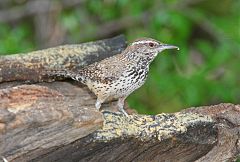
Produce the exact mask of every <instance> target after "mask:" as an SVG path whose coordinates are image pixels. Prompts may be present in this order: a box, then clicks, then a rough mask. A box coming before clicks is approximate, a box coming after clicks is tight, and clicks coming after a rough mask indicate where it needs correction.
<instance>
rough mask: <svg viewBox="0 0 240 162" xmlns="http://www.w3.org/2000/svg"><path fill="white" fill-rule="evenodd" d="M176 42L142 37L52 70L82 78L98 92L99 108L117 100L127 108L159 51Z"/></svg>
mask: <svg viewBox="0 0 240 162" xmlns="http://www.w3.org/2000/svg"><path fill="white" fill-rule="evenodd" d="M166 49H178V50H179V48H178V47H177V46H174V45H169V44H164V43H162V42H160V41H157V40H155V39H152V38H139V39H136V40H135V41H133V42H132V43H130V44H129V45H128V46H127V48H126V49H125V50H123V51H122V52H121V53H119V54H116V55H114V56H111V57H108V58H105V59H103V60H101V61H99V62H95V63H93V64H90V65H88V66H85V67H83V68H81V69H77V70H55V71H54V70H53V71H52V72H50V73H49V74H51V75H57V76H62V77H64V78H71V79H73V80H76V81H78V82H81V83H83V84H85V85H87V87H88V88H89V89H90V90H91V91H92V92H93V93H94V94H95V95H96V96H97V100H96V103H95V107H96V109H97V110H98V111H99V110H100V108H101V105H102V104H103V103H104V102H107V101H112V100H117V107H118V110H119V111H120V112H122V113H123V114H124V115H126V116H128V113H127V112H126V111H125V110H124V101H125V99H126V98H127V97H128V96H129V95H130V94H131V93H132V92H134V91H135V90H136V89H138V88H140V87H141V86H142V85H143V84H144V83H145V81H146V79H147V76H148V72H149V65H150V64H151V62H152V61H153V60H154V59H155V58H156V56H157V55H158V53H161V52H162V51H163V50H166Z"/></svg>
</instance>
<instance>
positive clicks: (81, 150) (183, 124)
mask: <svg viewBox="0 0 240 162" xmlns="http://www.w3.org/2000/svg"><path fill="white" fill-rule="evenodd" d="M113 40H114V41H115V42H116V44H114V41H111V39H110V40H105V41H107V42H109V44H107V43H106V44H107V45H106V44H104V43H102V44H101V43H100V45H99V48H97V49H95V50H94V52H89V51H92V50H91V47H92V46H94V48H95V43H87V44H83V45H75V46H70V47H71V50H70V51H69V52H66V54H65V55H61V54H59V53H61V52H60V51H61V48H62V47H56V48H54V50H53V49H47V50H44V51H40V53H42V55H41V54H39V55H38V54H36V53H38V52H33V53H31V54H30V55H15V56H6V57H2V58H0V69H1V73H0V78H2V79H1V82H2V83H0V156H4V157H5V158H6V159H7V160H9V161H17V162H19V161H39V162H40V161H41V162H42V161H44V162H47V161H49V162H54V161H56V162H61V161H64V162H65V161H74V162H75V161H94V162H95V161H173V162H176V161H179V162H188V161H189V162H192V161H198V162H204V161H211V162H215V161H216V162H221V161H234V160H236V158H237V156H238V155H239V150H240V143H239V125H240V105H233V104H219V105H215V106H204V107H197V108H189V109H186V110H183V111H181V112H177V113H173V114H158V115H140V114H132V115H130V116H129V117H126V116H123V115H122V114H119V113H117V112H116V109H115V102H112V103H107V104H105V105H104V106H103V112H102V113H101V112H98V111H96V110H95V108H94V103H95V100H96V97H95V96H94V95H93V94H92V93H91V92H90V91H89V90H88V89H87V87H85V86H83V85H81V84H78V83H76V82H73V81H70V80H68V81H55V82H51V83H47V82H41V83H35V84H29V83H26V82H22V81H48V78H45V79H44V78H42V77H40V76H41V73H40V70H38V69H39V68H40V69H41V68H42V67H44V68H46V69H51V68H55V66H58V68H59V67H60V68H67V67H70V66H76V65H77V64H80V65H81V66H82V65H83V66H84V65H86V64H89V63H90V60H92V59H91V58H93V55H99V57H96V59H95V61H96V60H97V59H99V58H100V59H102V58H104V57H108V56H110V55H113V54H116V51H118V50H117V49H123V47H125V40H124V38H123V37H117V38H113ZM99 42H101V41H98V42H97V43H99ZM79 46H81V47H82V46H85V48H83V49H88V50H86V51H87V52H86V53H85V52H83V53H82V52H73V51H77V50H80V49H79V48H78V47H79ZM102 46H103V47H102ZM70 47H69V46H64V49H68V48H70ZM75 47H76V49H75ZM53 51H54V52H53ZM80 51H81V50H80ZM43 53H44V54H43ZM52 55H54V58H55V59H52V60H51V59H49V57H50V56H52ZM58 55H59V57H62V58H64V59H60V60H65V61H59V59H57V57H58ZM88 55H90V56H88ZM100 55H101V56H100ZM27 56H28V57H27ZM35 58H36V59H35ZM94 58H95V57H94ZM72 59H73V60H72ZM50 60H51V61H50ZM66 60H69V62H70V63H71V65H69V63H66ZM87 60H89V61H87ZM55 61H56V62H55ZM81 61H83V62H81ZM26 62H27V63H26ZM32 62H33V63H32ZM33 64H34V65H33ZM28 65H31V66H28ZM35 65H39V66H35ZM78 67H79V66H78ZM7 71H8V72H7ZM19 73H20V74H21V75H18V74H19ZM33 75H34V76H35V77H37V78H35V77H34V76H33ZM7 81H8V82H7ZM10 81H11V82H10ZM128 110H129V109H128ZM129 112H130V111H129Z"/></svg>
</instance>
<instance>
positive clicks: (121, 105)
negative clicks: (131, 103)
mask: <svg viewBox="0 0 240 162" xmlns="http://www.w3.org/2000/svg"><path fill="white" fill-rule="evenodd" d="M125 99H126V97H121V98H119V99H118V103H117V105H118V110H119V111H121V112H122V113H123V114H124V115H126V116H128V114H127V112H126V111H125V110H124V101H125Z"/></svg>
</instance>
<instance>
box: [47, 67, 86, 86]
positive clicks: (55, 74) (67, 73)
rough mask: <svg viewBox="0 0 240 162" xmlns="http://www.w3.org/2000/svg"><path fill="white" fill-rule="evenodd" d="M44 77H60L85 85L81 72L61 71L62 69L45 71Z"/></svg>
mask: <svg viewBox="0 0 240 162" xmlns="http://www.w3.org/2000/svg"><path fill="white" fill-rule="evenodd" d="M45 75H47V76H51V77H62V78H71V79H73V80H76V81H79V82H82V83H85V79H84V77H83V75H82V74H81V70H79V71H72V70H65V69H64V70H63V69H54V70H46V71H45Z"/></svg>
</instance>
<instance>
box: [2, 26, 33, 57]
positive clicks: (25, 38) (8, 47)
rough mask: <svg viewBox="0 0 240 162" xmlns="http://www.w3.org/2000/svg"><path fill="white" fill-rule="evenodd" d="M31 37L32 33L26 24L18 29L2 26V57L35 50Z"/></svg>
mask: <svg viewBox="0 0 240 162" xmlns="http://www.w3.org/2000/svg"><path fill="white" fill-rule="evenodd" d="M31 35H32V31H31V29H30V27H29V26H28V25H26V24H20V25H19V26H17V27H11V26H10V25H6V24H0V55H3V54H12V53H19V52H26V51H30V50H33V49H34V44H33V43H32V42H33V41H32V39H33V38H32V37H31Z"/></svg>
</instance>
